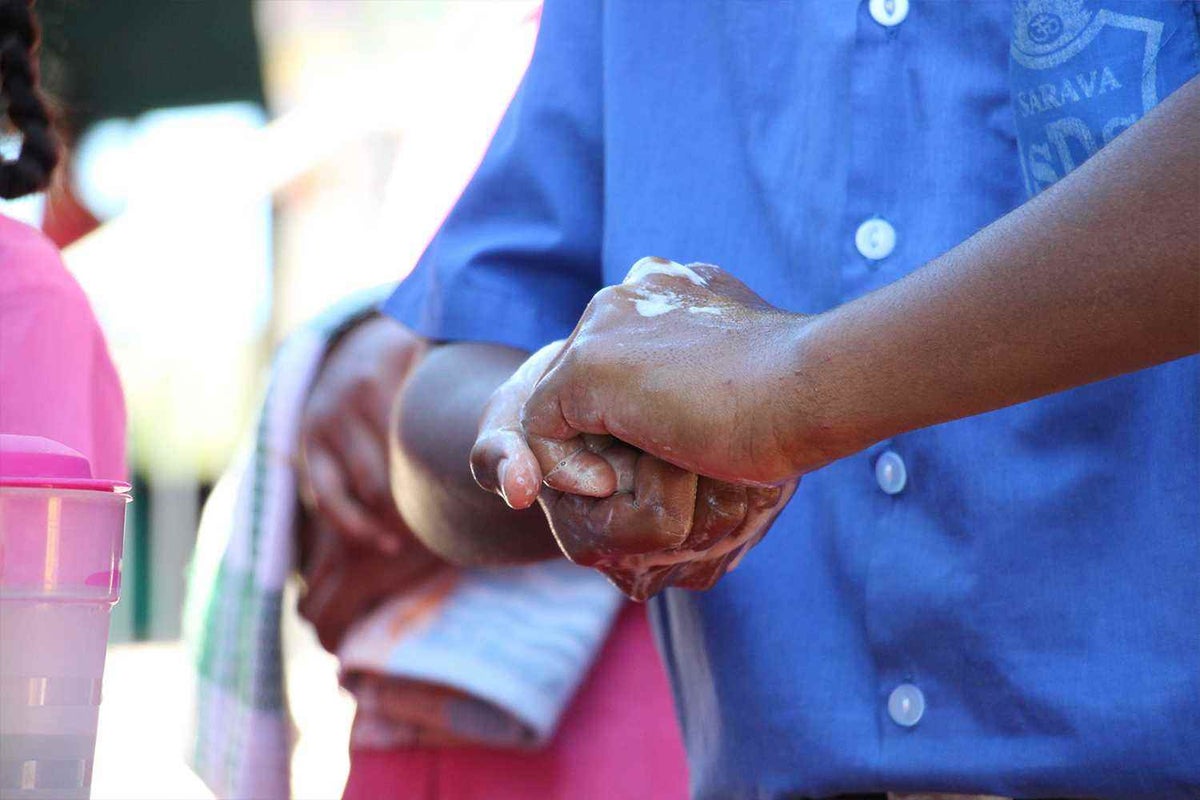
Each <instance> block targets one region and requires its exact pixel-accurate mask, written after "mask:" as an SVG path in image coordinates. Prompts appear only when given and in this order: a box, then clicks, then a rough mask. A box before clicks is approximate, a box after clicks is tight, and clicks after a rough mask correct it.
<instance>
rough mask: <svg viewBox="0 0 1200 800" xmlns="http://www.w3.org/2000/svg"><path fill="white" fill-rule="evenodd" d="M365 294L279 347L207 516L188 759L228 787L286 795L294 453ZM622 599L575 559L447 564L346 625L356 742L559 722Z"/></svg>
mask: <svg viewBox="0 0 1200 800" xmlns="http://www.w3.org/2000/svg"><path fill="white" fill-rule="evenodd" d="M385 294H386V292H385V291H384V290H383V289H380V290H373V291H370V292H365V293H361V294H359V295H357V296H355V297H353V298H350V299H348V300H347V301H345V302H343V303H341V304H339V305H337V306H335V307H334V308H333V309H330V310H329V311H328V312H326V313H325V314H324V315H322V316H321V317H319V318H318V319H316V320H314V321H313V322H312V323H310V324H309V325H307V326H305V327H304V328H303V329H301V330H299V331H298V332H296V333H295V334H293V335H292V336H291V337H290V338H289V339H288V340H287V342H285V343H284V345H283V346H282V347H281V348H280V350H279V352H278V353H277V355H276V358H275V361H274V364H273V365H272V369H271V377H270V382H269V386H268V388H267V392H266V396H265V399H264V401H263V405H262V409H261V411H260V414H259V417H258V420H257V422H256V424H255V426H254V429H253V435H252V437H251V440H250V441H249V443H248V446H246V447H245V448H243V451H242V452H241V453H240V454H239V456H238V457H237V458H236V459H235V462H234V464H233V465H232V466H231V467H230V469H229V470H228V471H227V472H226V473H225V475H223V476H222V478H221V480H220V481H219V482H218V484H217V486H216V488H215V489H214V490H213V493H212V495H211V496H210V498H209V500H208V502H207V504H206V505H205V508H204V512H203V514H202V516H201V520H200V529H199V534H198V537H197V543H196V551H195V555H194V556H193V560H192V566H191V574H190V579H189V586H188V596H187V602H186V605H185V610H184V637H185V640H186V641H187V643H188V647H189V655H190V658H191V663H192V666H193V668H194V673H195V675H194V678H195V691H194V695H193V698H192V700H193V703H194V708H193V714H192V724H193V728H194V730H193V737H192V742H193V747H192V750H191V752H190V753H189V754H188V756H189V763H190V764H191V766H192V768H193V769H194V770H195V771H196V773H197V775H199V776H200V778H201V779H202V780H203V781H204V782H205V783H206V784H207V785H208V786H209V788H210V789H211V790H212V791H213V792H214V793H215V794H216V795H217V796H218V797H222V798H236V799H237V800H252V799H257V798H264V799H266V800H274V799H275V798H287V797H288V796H289V795H290V785H289V762H290V755H291V750H292V745H293V733H292V725H291V720H290V715H289V712H288V705H287V697H286V695H285V691H284V685H285V684H284V673H283V657H282V652H281V651H282V633H281V620H282V612H283V608H282V604H283V593H284V586H285V584H286V583H287V581H288V579H289V576H290V575H291V573H292V569H293V559H294V542H295V539H296V537H295V522H296V519H295V516H296V508H297V490H296V482H295V476H294V472H293V464H294V463H295V456H296V454H297V444H298V442H297V438H298V437H297V431H298V429H299V423H300V416H301V413H302V410H303V406H304V400H305V398H306V397H307V394H308V389H309V386H310V385H311V383H312V380H313V378H314V376H315V374H316V372H317V369H318V367H319V366H320V363H321V359H322V357H323V356H324V353H325V352H326V350H327V348H328V346H329V343H330V342H331V341H332V340H333V339H334V338H335V337H336V336H337V335H338V334H339V333H340V332H342V331H343V330H345V329H346V328H347V327H348V325H350V324H352V323H353V322H354V321H356V320H358V319H361V318H362V317H363V316H364V315H365V314H368V313H370V312H371V311H372V310H373V309H374V308H376V307H377V305H378V303H379V301H380V300H381V299H382V298H383V297H384V296H385ZM619 604H620V598H619V595H618V594H617V593H616V591H615V590H614V589H612V587H610V586H609V585H608V584H607V582H605V581H604V580H603V579H602V578H601V577H600V576H599V575H598V574H597V573H594V572H592V571H590V570H583V569H580V568H577V567H574V566H572V565H569V564H566V563H565V562H561V563H546V564H540V565H534V566H528V567H514V568H503V569H490V570H464V571H458V572H452V573H450V574H449V577H448V578H447V579H446V580H445V581H435V582H433V583H429V584H427V585H426V586H424V587H422V588H421V589H420V590H418V592H416V593H414V594H413V595H412V596H405V597H399V598H395V599H393V600H392V601H390V602H389V603H386V604H384V606H383V607H381V608H380V609H378V610H377V611H375V612H374V613H373V614H371V615H369V616H368V617H367V618H366V619H364V620H362V621H361V622H360V623H359V624H358V625H357V626H355V627H354V628H352V629H351V631H350V632H349V633H348V634H347V639H346V644H345V645H344V646H343V651H342V652H341V653H339V657H341V659H342V664H343V683H344V684H345V685H346V686H347V688H349V689H350V690H351V692H352V693H354V694H355V696H356V698H357V699H359V713H358V714H357V716H356V720H355V727H354V731H353V733H352V739H353V741H354V742H355V744H364V745H368V744H371V745H376V746H381V745H386V746H398V745H404V744H415V743H424V744H430V743H445V744H486V745H491V746H501V747H530V746H537V745H539V744H541V743H544V742H545V741H546V739H547V738H548V737H549V736H551V735H552V733H553V731H554V728H555V725H556V724H557V722H558V719H559V718H560V716H561V714H562V712H563V710H564V708H565V707H566V705H567V704H568V702H569V701H570V698H571V696H572V695H573V693H574V691H575V689H576V688H577V687H578V684H579V682H580V681H581V680H582V678H583V677H584V675H585V674H586V672H587V670H588V668H589V666H590V664H591V662H592V660H593V659H594V657H595V654H596V652H597V651H598V650H599V648H600V646H601V644H602V643H603V640H604V638H605V637H606V635H607V632H608V629H609V627H610V626H611V623H612V621H613V618H614V617H615V614H616V612H617V610H618V607H619Z"/></svg>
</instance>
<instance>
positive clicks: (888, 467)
mask: <svg viewBox="0 0 1200 800" xmlns="http://www.w3.org/2000/svg"><path fill="white" fill-rule="evenodd" d="M875 480H876V482H877V483H878V484H879V488H880V489H883V491H885V492H887V493H888V494H900V493H901V492H903V491H904V486H905V484H907V483H908V468H907V467H905V466H904V459H903V458H901V457H900V454H899V453H896V452H893V451H891V450H885V451H883V452H882V453H881V454H880V455H879V458H878V460H876V462H875Z"/></svg>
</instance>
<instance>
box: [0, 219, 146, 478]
mask: <svg viewBox="0 0 1200 800" xmlns="http://www.w3.org/2000/svg"><path fill="white" fill-rule="evenodd" d="M0 277H2V280H0V433H16V434H23V435H26V436H45V437H47V438H50V439H53V440H55V441H57V442H60V443H61V444H65V445H67V446H68V447H70V448H73V449H75V450H78V451H79V452H81V453H83V454H84V455H85V456H87V457H88V460H89V461H91V464H92V474H93V475H94V476H95V477H97V478H106V479H114V480H124V479H125V477H126V463H125V400H124V394H123V393H122V391H121V382H120V379H119V378H118V376H117V371H116V368H115V367H114V366H113V362H112V359H111V358H110V357H109V352H108V347H107V345H106V344H105V342H104V336H103V334H102V333H101V331H100V326H99V324H98V323H97V321H96V317H95V315H94V314H93V313H92V309H91V306H90V305H89V304H88V301H87V298H86V297H85V296H84V293H83V290H82V289H81V288H80V287H79V284H78V283H77V282H76V281H75V279H74V278H73V277H72V276H71V275H70V273H68V272H67V270H66V268H65V267H64V266H63V263H62V260H61V259H60V258H59V255H58V250H57V249H56V248H55V247H54V245H52V244H51V243H50V241H49V240H48V239H46V238H45V237H44V236H42V234H41V233H40V232H38V231H35V230H33V229H32V228H29V227H28V226H25V225H22V224H21V223H18V222H16V221H14V220H11V219H8V218H7V217H3V216H0Z"/></svg>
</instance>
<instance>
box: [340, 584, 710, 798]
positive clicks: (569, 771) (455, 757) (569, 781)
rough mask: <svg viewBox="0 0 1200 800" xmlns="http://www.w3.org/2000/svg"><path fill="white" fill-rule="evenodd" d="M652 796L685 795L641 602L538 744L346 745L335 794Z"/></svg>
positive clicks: (667, 695) (679, 752) (679, 748)
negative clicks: (509, 747) (524, 749)
mask: <svg viewBox="0 0 1200 800" xmlns="http://www.w3.org/2000/svg"><path fill="white" fill-rule="evenodd" d="M650 797H652V798H654V800H683V798H686V797H687V768H686V764H685V760H684V751H683V742H682V740H681V738H680V735H679V729H678V727H677V725H676V722H675V712H674V709H673V707H672V704H671V689H670V686H669V685H668V683H667V676H666V673H665V672H664V671H663V668H662V664H661V663H660V661H659V658H658V653H657V652H655V649H654V642H653V640H652V638H651V634H650V626H649V623H648V622H647V621H646V613H645V609H644V607H642V606H635V605H633V604H629V605H628V606H627V607H626V608H625V609H624V610H623V611H622V613H621V615H620V616H619V617H618V618H617V621H616V624H615V625H614V626H613V630H612V633H611V634H610V635H609V638H608V641H607V642H605V645H604V648H603V649H602V650H601V651H600V655H599V658H598V659H597V662H596V665H595V667H594V668H593V669H592V671H591V673H590V674H589V675H588V677H587V680H586V681H585V682H584V684H583V686H582V687H581V688H580V690H579V694H578V695H577V696H576V697H575V700H574V702H573V703H572V704H571V706H570V708H568V709H567V712H566V714H565V715H564V717H563V721H562V725H561V726H560V727H559V730H558V733H557V734H556V735H555V736H554V739H553V741H552V742H551V743H550V745H549V746H548V747H547V748H546V749H545V750H542V751H540V752H537V753H512V752H507V751H500V750H486V749H483V748H450V747H444V748H420V747H418V748H406V749H398V750H376V751H370V750H352V751H351V753H350V778H349V780H348V781H347V783H346V791H345V794H344V795H343V800H635V798H650Z"/></svg>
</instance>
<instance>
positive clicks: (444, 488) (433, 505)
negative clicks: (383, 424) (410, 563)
mask: <svg viewBox="0 0 1200 800" xmlns="http://www.w3.org/2000/svg"><path fill="white" fill-rule="evenodd" d="M526 356H527V354H526V353H524V352H522V351H520V350H516V349H514V348H511V347H504V346H502V345H491V344H474V343H462V344H447V345H443V346H441V347H437V348H435V349H433V350H432V351H431V352H430V353H429V355H428V356H426V357H425V358H424V359H423V360H422V361H421V363H420V364H419V365H418V366H417V367H416V368H415V370H414V371H413V373H412V375H411V377H410V378H409V380H408V383H407V384H406V385H405V387H404V391H403V392H402V394H401V396H400V399H399V404H398V408H397V410H396V413H395V415H394V419H395V424H394V425H393V426H392V430H393V435H392V443H391V447H390V451H391V465H392V471H391V474H392V492H393V495H394V497H395V499H396V504H397V505H398V506H399V508H400V513H401V516H403V517H404V519H405V521H406V522H408V524H409V526H410V527H411V528H412V530H413V532H414V533H415V534H416V536H417V538H419V539H420V540H421V541H422V542H423V543H424V544H425V545H426V546H427V547H428V548H430V549H431V550H433V551H434V552H435V553H438V554H439V555H441V556H442V557H443V558H445V559H447V560H448V561H451V562H454V563H458V564H465V565H472V564H495V563H512V562H526V561H537V560H542V559H546V558H551V557H554V556H557V555H559V551H558V547H557V545H556V544H555V542H554V539H553V537H552V536H551V534H550V528H549V526H548V525H547V524H546V520H545V517H544V516H543V515H542V514H541V513H540V512H539V511H538V510H537V509H536V508H532V509H528V510H523V511H514V510H512V509H510V508H509V507H508V506H506V505H505V504H504V501H503V500H501V499H500V498H499V497H498V496H496V495H494V494H488V493H486V492H483V491H480V489H479V486H478V484H476V483H475V479H474V478H473V477H472V475H471V469H470V454H471V448H472V446H473V445H474V444H475V438H476V432H477V430H478V428H479V419H480V415H481V413H482V412H483V409H484V404H485V403H486V402H487V401H488V398H489V397H490V396H491V395H492V392H493V391H495V389H496V388H497V387H498V386H500V384H502V383H503V382H504V381H506V380H507V379H508V378H509V377H510V376H511V375H512V374H513V373H514V372H515V371H516V370H517V368H518V367H519V366H520V365H521V364H522V362H524V360H525V358H526Z"/></svg>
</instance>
